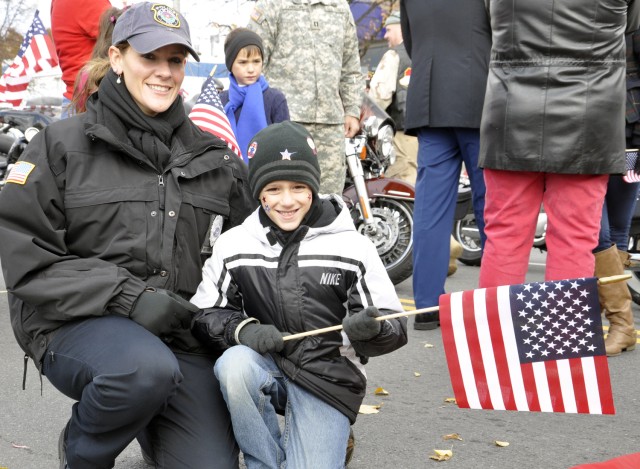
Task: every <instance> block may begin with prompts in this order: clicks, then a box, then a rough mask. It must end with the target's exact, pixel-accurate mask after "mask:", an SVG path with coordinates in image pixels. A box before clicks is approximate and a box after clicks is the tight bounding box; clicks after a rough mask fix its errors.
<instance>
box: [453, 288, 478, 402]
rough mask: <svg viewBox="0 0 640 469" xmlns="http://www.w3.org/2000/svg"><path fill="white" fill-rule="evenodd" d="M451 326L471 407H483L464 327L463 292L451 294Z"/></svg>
mask: <svg viewBox="0 0 640 469" xmlns="http://www.w3.org/2000/svg"><path fill="white" fill-rule="evenodd" d="M451 327H452V329H453V338H454V341H455V344H456V351H457V354H458V363H459V364H460V372H461V374H462V381H463V385H464V391H465V394H466V395H467V402H468V403H469V407H470V408H471V409H481V408H482V407H481V405H480V398H479V397H478V389H477V388H476V382H475V378H474V374H473V367H472V366H471V357H470V355H469V346H468V344H467V333H466V330H465V327H464V318H463V314H462V292H455V293H452V294H451Z"/></svg>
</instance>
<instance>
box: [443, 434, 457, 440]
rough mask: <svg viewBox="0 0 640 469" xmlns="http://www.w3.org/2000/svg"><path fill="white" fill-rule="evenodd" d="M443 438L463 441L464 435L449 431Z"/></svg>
mask: <svg viewBox="0 0 640 469" xmlns="http://www.w3.org/2000/svg"><path fill="white" fill-rule="evenodd" d="M442 439H443V440H460V441H462V437H461V436H460V435H459V434H457V433H449V434H448V435H444V436H443V437H442Z"/></svg>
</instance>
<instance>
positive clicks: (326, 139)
mask: <svg viewBox="0 0 640 469" xmlns="http://www.w3.org/2000/svg"><path fill="white" fill-rule="evenodd" d="M299 124H302V125H303V126H304V127H305V129H307V130H308V131H309V133H310V134H311V136H312V137H313V140H314V141H315V143H316V147H317V148H318V163H319V164H320V172H321V174H320V193H321V194H342V191H343V190H344V179H345V176H346V160H345V146H344V125H343V124H314V123H308V122H299Z"/></svg>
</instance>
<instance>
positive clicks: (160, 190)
mask: <svg viewBox="0 0 640 469" xmlns="http://www.w3.org/2000/svg"><path fill="white" fill-rule="evenodd" d="M158 195H159V196H160V197H159V200H160V207H159V208H160V210H163V211H164V176H163V175H162V174H158Z"/></svg>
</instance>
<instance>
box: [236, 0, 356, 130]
mask: <svg viewBox="0 0 640 469" xmlns="http://www.w3.org/2000/svg"><path fill="white" fill-rule="evenodd" d="M248 27H249V29H252V30H253V31H255V32H256V33H258V34H259V35H260V37H262V40H263V43H264V75H265V77H266V78H267V80H268V81H269V84H270V85H271V86H273V87H275V88H279V89H280V90H282V91H283V92H284V94H285V96H286V97H287V103H288V104H289V113H290V114H291V120H293V121H297V122H307V123H319V124H341V123H343V122H344V117H345V115H350V116H354V117H356V118H358V117H359V116H360V102H361V96H362V92H363V90H364V82H363V80H362V74H361V72H360V56H359V53H358V38H357V35H356V26H355V22H354V20H353V16H352V14H351V10H350V9H349V5H348V4H347V2H346V1H345V0H258V1H257V2H256V6H255V8H254V10H253V12H252V14H251V20H250V22H249V25H248Z"/></svg>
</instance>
